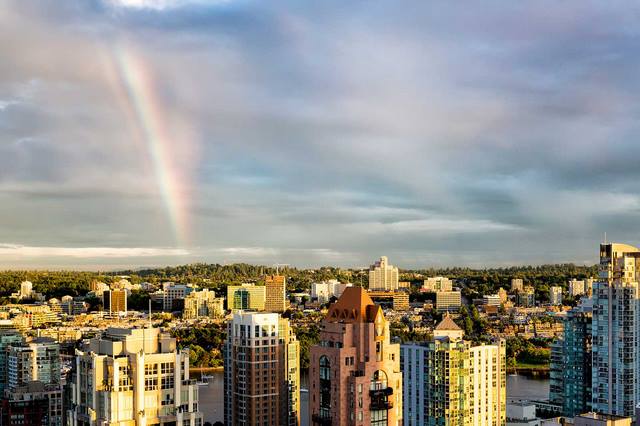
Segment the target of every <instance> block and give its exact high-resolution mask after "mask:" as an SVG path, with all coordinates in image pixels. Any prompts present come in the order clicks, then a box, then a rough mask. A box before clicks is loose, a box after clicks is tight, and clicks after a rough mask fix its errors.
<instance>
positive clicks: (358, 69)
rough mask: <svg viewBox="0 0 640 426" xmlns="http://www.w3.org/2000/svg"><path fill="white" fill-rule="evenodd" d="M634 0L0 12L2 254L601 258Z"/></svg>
mask: <svg viewBox="0 0 640 426" xmlns="http://www.w3.org/2000/svg"><path fill="white" fill-rule="evenodd" d="M639 13H640V7H639V6H638V5H637V4H635V3H632V2H621V3H616V4H615V5H612V4H602V3H597V2H586V3H585V2H578V1H568V2H564V3H562V4H558V3H557V2H548V1H542V2H535V3H534V2H525V3H513V2H507V1H495V2H491V3H488V4H482V5H465V6H461V5H457V4H439V3H431V2H427V3H423V2H410V3H409V4H405V5H404V6H403V7H400V6H398V5H397V4H396V3H394V2H388V1H382V2H377V3H376V4H375V5H370V4H367V5H365V4H361V3H357V2H356V3H348V4H345V3H344V2H333V1H329V2H322V3H321V4H317V3H315V2H302V3H300V2H287V1H282V2H281V1H275V2H268V3H262V2H253V1H225V0H218V1H204V0H92V1H89V2H87V1H81V0H65V1H59V2H37V1H36V2H24V1H16V0H8V1H3V2H2V3H1V4H0V25H1V26H2V28H3V29H5V31H3V32H2V34H0V55H2V57H3V59H4V60H3V61H2V64H0V222H1V223H2V224H3V227H2V229H0V268H3V269H7V268H16V269H23V268H27V269H34V268H37V269H46V268H54V269H65V268H66V269H101V270H114V269H126V268H138V267H145V266H162V265H177V264H186V263H193V262H206V263H234V262H247V263H252V264H266V265H270V264H273V263H281V262H286V263H289V264H291V265H296V266H299V267H317V266H322V265H336V266H349V267H366V265H369V264H370V263H371V262H372V261H373V260H374V259H377V258H379V256H380V255H386V256H388V257H389V259H390V260H391V261H392V262H393V264H394V265H397V266H398V267H400V268H404V269H407V268H419V267H430V266H435V267H440V266H454V265H457V266H471V267H483V266H505V265H524V264H548V263H564V262H573V263H576V264H585V263H586V264H590V265H591V264H596V263H597V262H598V253H597V250H593V247H595V246H596V245H597V243H599V242H601V241H602V240H603V234H604V233H605V232H606V233H607V235H608V238H607V239H608V240H610V241H625V242H628V243H629V244H633V245H640V236H639V235H636V234H633V233H629V232H628V229H633V227H632V226H631V223H632V222H634V221H635V220H636V219H637V215H638V211H639V209H640V191H639V190H638V188H637V185H636V182H637V180H638V176H637V173H638V172H636V170H637V167H635V163H634V158H636V157H637V155H638V154H640V144H638V143H637V141H636V140H635V139H636V138H637V136H638V130H639V129H638V124H637V123H638V115H639V114H640V111H639V110H638V107H637V105H636V102H635V99H637V97H638V95H639V94H640V83H638V81H637V78H635V76H636V75H637V73H638V68H640V59H638V57H637V55H634V52H635V50H637V49H635V47H636V45H637V40H638V37H639V36H640V26H638V25H637V21H638V19H637V17H638V14H639Z"/></svg>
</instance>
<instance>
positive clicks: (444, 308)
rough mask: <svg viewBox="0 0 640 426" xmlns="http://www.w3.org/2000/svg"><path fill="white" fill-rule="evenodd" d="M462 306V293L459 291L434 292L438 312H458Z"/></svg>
mask: <svg viewBox="0 0 640 426" xmlns="http://www.w3.org/2000/svg"><path fill="white" fill-rule="evenodd" d="M460 306H462V293H460V292H459V291H439V292H437V293H436V310H437V311H438V312H458V311H459V310H460Z"/></svg>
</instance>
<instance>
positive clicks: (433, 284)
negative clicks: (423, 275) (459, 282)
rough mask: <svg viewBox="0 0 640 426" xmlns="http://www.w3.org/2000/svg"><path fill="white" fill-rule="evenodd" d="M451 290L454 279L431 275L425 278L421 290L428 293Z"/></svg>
mask: <svg viewBox="0 0 640 426" xmlns="http://www.w3.org/2000/svg"><path fill="white" fill-rule="evenodd" d="M451 290H453V281H451V280H450V279H449V278H446V277H429V278H427V279H426V280H424V283H423V284H422V289H421V291H423V292H427V293H435V292H438V291H451Z"/></svg>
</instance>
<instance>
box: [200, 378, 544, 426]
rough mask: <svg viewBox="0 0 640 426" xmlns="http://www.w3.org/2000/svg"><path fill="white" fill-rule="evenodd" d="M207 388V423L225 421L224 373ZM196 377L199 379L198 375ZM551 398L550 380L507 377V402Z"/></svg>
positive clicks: (305, 419) (304, 396) (304, 421)
mask: <svg viewBox="0 0 640 426" xmlns="http://www.w3.org/2000/svg"><path fill="white" fill-rule="evenodd" d="M212 375H213V378H212V379H210V380H209V384H208V385H207V386H200V410H201V411H202V413H203V414H204V420H205V421H207V422H211V423H214V422H217V421H220V422H223V421H224V405H223V400H224V377H223V373H222V372H215V373H213V374H212ZM196 377H198V376H197V375H196ZM300 381H301V385H302V388H303V389H306V388H307V377H306V376H305V375H303V376H302V377H301V380H300ZM548 398H549V379H539V378H534V377H528V376H523V375H507V401H518V400H521V399H535V400H545V399H548ZM300 420H301V426H308V424H309V393H307V392H300Z"/></svg>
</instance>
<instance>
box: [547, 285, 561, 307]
mask: <svg viewBox="0 0 640 426" xmlns="http://www.w3.org/2000/svg"><path fill="white" fill-rule="evenodd" d="M549 304H551V305H562V287H560V286H552V287H550V288H549Z"/></svg>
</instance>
